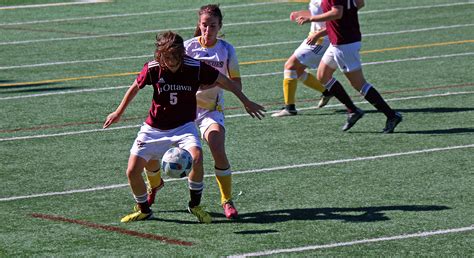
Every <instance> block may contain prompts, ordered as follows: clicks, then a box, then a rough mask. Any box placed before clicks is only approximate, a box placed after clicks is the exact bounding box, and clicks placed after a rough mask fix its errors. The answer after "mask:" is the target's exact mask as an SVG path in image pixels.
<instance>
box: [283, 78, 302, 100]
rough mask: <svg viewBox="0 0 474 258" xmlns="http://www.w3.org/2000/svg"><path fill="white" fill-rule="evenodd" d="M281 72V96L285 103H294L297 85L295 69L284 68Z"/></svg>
mask: <svg viewBox="0 0 474 258" xmlns="http://www.w3.org/2000/svg"><path fill="white" fill-rule="evenodd" d="M283 74H284V77H283V97H284V98H285V105H291V104H295V99H296V86H297V85H298V79H297V75H296V71H294V70H285V72H284V73H283Z"/></svg>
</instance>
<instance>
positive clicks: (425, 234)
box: [227, 225, 474, 257]
mask: <svg viewBox="0 0 474 258" xmlns="http://www.w3.org/2000/svg"><path fill="white" fill-rule="evenodd" d="M472 230H474V225H471V226H468V227H462V228H451V229H443V230H436V231H425V232H419V233H414V234H404V235H398V236H385V237H378V238H369V239H362V240H355V241H349V242H339V243H333V244H325V245H312V246H303V247H296V248H289V249H276V250H268V251H262V252H255V253H246V254H237V255H230V256H227V257H249V256H264V255H272V254H282V253H295V252H303V251H310V250H318V249H328V248H335V247H341V246H352V245H358V244H367V243H375V242H382V241H392V240H401V239H407V238H415V237H428V236H435V235H444V234H450V233H461V232H468V231H472Z"/></svg>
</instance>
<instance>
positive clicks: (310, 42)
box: [306, 34, 319, 45]
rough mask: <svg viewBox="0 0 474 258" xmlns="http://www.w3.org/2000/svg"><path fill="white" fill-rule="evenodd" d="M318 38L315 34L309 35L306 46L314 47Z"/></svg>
mask: <svg viewBox="0 0 474 258" xmlns="http://www.w3.org/2000/svg"><path fill="white" fill-rule="evenodd" d="M318 39H319V37H318V36H317V35H316V34H311V35H309V36H308V38H306V44H308V45H315V44H316V43H317V42H318Z"/></svg>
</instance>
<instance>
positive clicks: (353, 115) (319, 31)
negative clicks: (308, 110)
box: [272, 0, 364, 131]
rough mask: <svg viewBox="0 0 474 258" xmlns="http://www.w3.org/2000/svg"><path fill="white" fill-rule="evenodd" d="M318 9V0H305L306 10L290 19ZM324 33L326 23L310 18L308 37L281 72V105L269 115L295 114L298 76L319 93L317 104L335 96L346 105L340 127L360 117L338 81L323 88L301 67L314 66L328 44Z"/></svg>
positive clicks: (319, 10) (293, 13) (358, 111)
mask: <svg viewBox="0 0 474 258" xmlns="http://www.w3.org/2000/svg"><path fill="white" fill-rule="evenodd" d="M322 13H323V10H322V8H321V0H311V1H310V3H309V10H304V11H297V12H292V13H291V15H290V19H291V20H296V19H297V18H298V17H300V16H302V17H307V18H309V17H311V16H312V15H318V14H322ZM326 35H327V33H326V24H325V23H324V22H311V30H310V33H309V35H308V37H307V38H306V39H305V40H304V41H303V42H302V43H301V45H300V46H299V47H298V48H297V49H296V50H295V52H294V53H293V54H292V55H291V56H290V58H288V60H287V61H286V63H285V68H284V75H283V76H284V78H283V96H284V100H285V107H284V108H283V109H282V110H281V111H280V112H277V113H275V114H273V115H272V116H273V117H283V116H292V115H296V114H297V110H296V106H295V102H296V100H295V99H296V98H295V95H296V88H297V83H298V80H300V81H301V82H303V84H305V85H306V86H308V87H310V88H312V89H314V90H317V91H319V92H322V93H323V94H322V96H321V99H320V101H319V103H318V106H317V107H318V108H322V107H324V106H325V105H326V104H327V103H328V101H329V99H330V98H331V97H332V96H335V97H336V98H337V99H338V100H339V101H341V103H343V104H344V105H345V106H346V108H347V110H348V118H347V122H346V123H345V124H344V126H343V127H342V130H343V131H347V130H349V129H350V128H351V127H352V126H353V125H354V124H355V123H356V122H357V121H358V120H359V119H360V118H362V116H363V114H364V113H363V112H362V110H360V109H359V108H357V107H356V106H355V105H354V103H353V102H352V100H351V99H350V97H349V95H348V94H347V93H346V91H345V90H344V88H343V87H342V86H341V85H340V84H339V85H336V86H334V87H332V88H331V89H325V88H324V86H323V85H322V84H321V83H320V82H319V81H318V80H317V79H316V77H315V76H314V75H312V74H311V73H308V72H306V71H305V69H306V68H307V67H310V68H317V67H318V66H319V63H320V61H321V58H322V57H323V54H324V52H326V49H327V48H328V47H329V39H328V38H327V36H326Z"/></svg>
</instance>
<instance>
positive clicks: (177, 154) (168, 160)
mask: <svg viewBox="0 0 474 258" xmlns="http://www.w3.org/2000/svg"><path fill="white" fill-rule="evenodd" d="M192 166H193V157H192V156H191V154H190V153H189V152H188V151H187V150H185V149H181V148H178V147H173V148H171V149H169V150H167V151H166V152H165V154H164V155H163V158H161V168H162V169H163V171H164V172H165V174H166V175H167V176H169V177H172V178H181V177H186V176H188V175H189V172H190V171H191V168H192Z"/></svg>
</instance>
